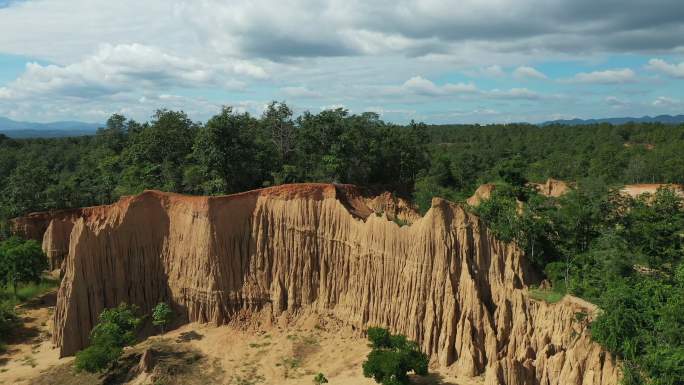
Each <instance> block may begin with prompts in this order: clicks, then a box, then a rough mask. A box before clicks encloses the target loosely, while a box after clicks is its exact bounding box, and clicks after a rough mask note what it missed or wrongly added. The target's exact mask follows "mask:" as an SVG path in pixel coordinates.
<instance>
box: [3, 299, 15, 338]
mask: <svg viewBox="0 0 684 385" xmlns="http://www.w3.org/2000/svg"><path fill="white" fill-rule="evenodd" d="M18 324H19V317H18V316H17V313H16V311H15V310H14V304H13V303H12V302H11V301H2V302H0V339H2V338H3V337H5V336H8V335H9V334H10V333H11V332H12V330H13V329H14V328H15V327H16V326H17V325H18Z"/></svg>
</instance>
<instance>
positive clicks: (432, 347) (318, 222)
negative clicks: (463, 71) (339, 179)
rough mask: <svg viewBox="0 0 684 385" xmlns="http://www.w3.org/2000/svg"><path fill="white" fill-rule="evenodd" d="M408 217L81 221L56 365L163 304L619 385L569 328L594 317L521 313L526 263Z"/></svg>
mask: <svg viewBox="0 0 684 385" xmlns="http://www.w3.org/2000/svg"><path fill="white" fill-rule="evenodd" d="M383 202H384V203H383ZM404 205H405V203H402V202H399V201H396V200H388V198H387V197H385V198H381V199H373V198H369V197H365V196H363V194H361V193H360V192H359V191H358V190H357V189H356V188H354V187H352V186H339V185H326V184H305V185H286V186H279V187H273V188H268V189H263V190H256V191H251V192H246V193H242V194H235V195H230V196H223V197H188V196H181V195H176V194H167V193H160V192H154V191H148V192H145V193H143V194H141V195H138V196H134V197H126V198H123V199H122V200H121V201H119V202H117V203H116V204H113V205H111V206H103V207H97V208H91V209H88V210H83V211H82V215H80V216H77V217H73V228H72V229H71V232H70V234H69V242H68V255H67V256H66V260H65V262H64V279H63V281H62V284H61V287H60V289H59V293H58V299H57V306H56V310H55V316H54V330H55V333H54V336H53V338H54V342H55V343H56V344H57V345H59V346H60V348H61V352H62V354H63V355H69V354H73V353H74V352H76V351H77V350H79V349H81V348H83V347H84V346H85V345H86V344H87V340H88V332H89V330H90V329H91V328H92V327H93V325H94V323H95V322H96V319H97V315H98V314H99V313H100V312H101V311H102V309H104V308H105V307H111V306H115V305H117V304H118V303H120V302H128V303H133V304H136V305H138V306H140V307H141V308H142V309H143V310H149V309H150V308H151V307H152V306H154V305H155V304H156V303H157V302H158V301H161V300H166V301H170V302H172V303H173V304H174V306H175V308H176V310H177V311H178V312H180V313H182V314H183V315H184V316H185V317H186V318H187V319H188V320H189V321H198V322H214V323H217V324H223V323H226V322H230V321H231V320H233V319H234V318H235V317H236V316H238V315H239V316H240V317H249V316H250V315H254V316H256V314H257V313H258V314H259V316H260V317H262V316H263V315H264V314H266V315H268V316H270V317H279V316H282V315H283V314H286V315H296V314H297V313H298V312H299V311H304V310H306V311H316V312H319V313H321V314H326V315H330V316H334V317H335V318H338V319H340V320H342V321H344V322H347V323H349V324H351V325H353V326H355V327H358V328H366V327H368V326H372V325H383V326H386V327H389V328H390V329H392V330H393V331H395V332H401V333H404V334H406V335H407V336H408V337H409V338H411V339H414V340H416V341H418V342H419V344H420V345H421V347H422V349H423V350H424V351H426V352H428V353H430V354H431V356H432V357H433V359H434V360H435V361H436V362H438V363H439V364H440V365H442V366H445V367H448V368H449V370H450V371H453V372H454V373H457V374H459V375H466V376H477V375H484V376H485V381H486V382H487V383H488V384H508V385H515V384H544V385H546V384H616V383H617V376H618V370H617V368H616V364H615V362H614V360H613V359H612V358H611V357H610V355H608V354H606V353H605V352H604V351H602V350H601V348H600V347H599V346H598V345H596V344H594V343H593V342H591V341H590V339H589V336H588V333H587V328H586V323H585V322H586V321H580V320H579V317H577V316H576V314H577V313H580V314H589V317H590V314H591V312H592V311H593V309H591V306H590V305H588V304H582V303H580V302H578V301H571V300H569V299H566V300H564V301H562V302H560V303H558V304H554V305H549V304H545V303H540V302H536V301H533V300H530V299H529V298H528V297H527V295H526V285H527V282H528V276H529V274H528V272H527V264H526V262H525V260H524V257H523V255H522V253H521V252H520V251H519V250H518V249H517V248H516V247H515V246H513V245H510V244H506V243H502V242H499V241H497V240H495V239H494V238H493V237H492V236H491V235H490V233H489V232H488V231H487V229H486V228H485V227H484V226H483V225H482V223H481V222H480V221H479V219H478V218H477V217H475V216H473V215H471V214H469V213H467V212H466V211H464V210H463V209H462V208H461V207H459V206H457V205H454V204H452V203H449V202H447V201H445V200H442V199H434V200H433V202H432V208H431V209H430V210H429V211H428V212H427V213H426V215H425V216H423V217H422V218H421V217H419V216H417V215H416V214H415V213H414V212H413V211H411V210H410V208H409V207H404ZM390 215H392V216H394V217H396V218H400V219H402V220H406V221H409V220H410V221H411V222H412V224H411V225H408V226H400V225H399V224H397V223H395V222H394V221H392V220H389V218H388V216H390ZM57 233H58V232H57V231H53V232H52V233H51V235H49V236H50V237H53V238H54V237H55V235H56V234H57ZM48 234H49V232H48V233H46V235H45V238H47V237H48ZM50 242H53V243H54V240H53V241H50Z"/></svg>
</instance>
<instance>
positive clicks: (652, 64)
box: [646, 59, 684, 78]
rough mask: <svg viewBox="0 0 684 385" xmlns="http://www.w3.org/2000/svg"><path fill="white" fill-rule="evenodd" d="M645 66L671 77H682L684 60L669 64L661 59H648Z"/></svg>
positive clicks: (683, 76) (683, 74)
mask: <svg viewBox="0 0 684 385" xmlns="http://www.w3.org/2000/svg"><path fill="white" fill-rule="evenodd" d="M646 68H648V69H650V70H652V71H657V72H660V73H662V74H664V75H667V76H671V77H673V78H684V62H681V63H679V64H670V63H668V62H666V61H665V60H662V59H651V60H649V61H648V65H647V66H646Z"/></svg>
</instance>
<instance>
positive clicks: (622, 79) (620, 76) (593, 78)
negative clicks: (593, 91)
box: [567, 68, 636, 84]
mask: <svg viewBox="0 0 684 385" xmlns="http://www.w3.org/2000/svg"><path fill="white" fill-rule="evenodd" d="M567 81H568V82H571V83H590V84H621V83H632V82H634V81H636V74H635V73H634V71H633V70H632V69H630V68H622V69H612V70H605V71H594V72H580V73H578V74H576V75H575V76H574V77H573V78H572V79H569V80H567Z"/></svg>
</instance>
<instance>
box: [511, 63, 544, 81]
mask: <svg viewBox="0 0 684 385" xmlns="http://www.w3.org/2000/svg"><path fill="white" fill-rule="evenodd" d="M513 76H514V77H516V78H517V79H548V77H547V76H546V75H544V74H543V73H542V72H540V71H539V70H537V69H535V68H534V67H528V66H521V67H518V68H516V69H515V71H513Z"/></svg>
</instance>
